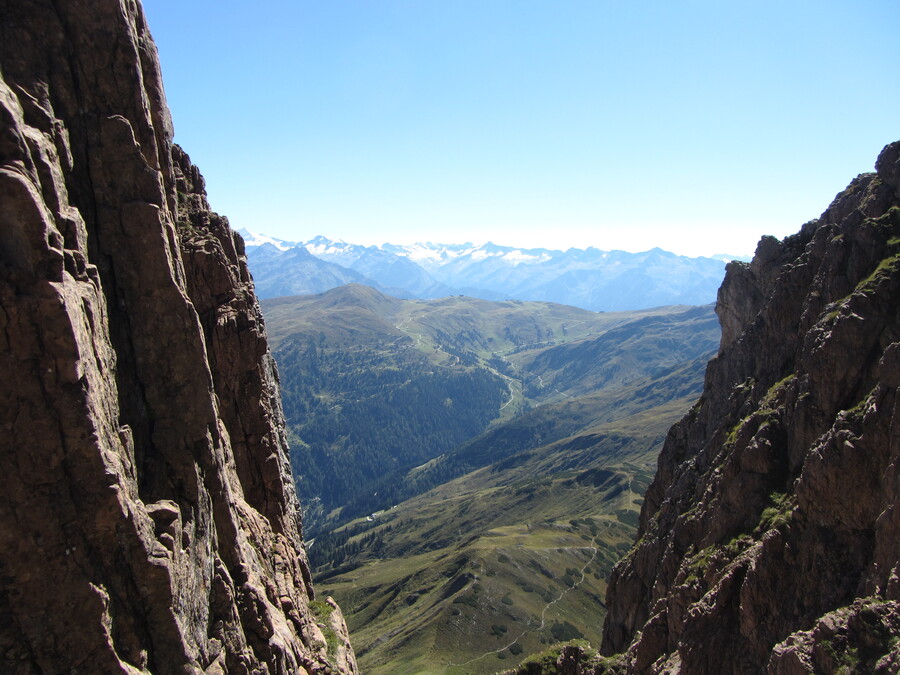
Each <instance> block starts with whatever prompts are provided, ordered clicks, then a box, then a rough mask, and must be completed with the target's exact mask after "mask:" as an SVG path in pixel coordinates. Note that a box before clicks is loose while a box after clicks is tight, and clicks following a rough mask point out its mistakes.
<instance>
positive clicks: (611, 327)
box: [263, 284, 711, 535]
mask: <svg viewBox="0 0 900 675" xmlns="http://www.w3.org/2000/svg"><path fill="white" fill-rule="evenodd" d="M263 308H264V313H265V316H266V322H267V327H268V331H269V335H270V343H271V344H272V346H273V349H274V352H275V356H276V359H277V361H278V365H279V372H280V377H281V386H282V396H283V403H284V411H285V417H286V420H287V425H288V431H289V437H290V440H291V445H292V447H293V452H292V456H291V463H292V468H293V470H294V475H295V478H296V480H297V483H298V489H299V493H300V495H301V498H302V499H303V502H304V509H305V513H306V526H307V532H308V533H309V534H310V535H315V534H317V533H318V532H320V531H321V530H322V529H323V528H324V529H328V528H332V527H334V526H336V525H337V524H340V523H341V522H345V521H346V520H348V519H351V518H353V517H356V516H359V515H362V514H364V513H367V512H371V511H374V510H377V509H378V508H383V507H384V506H385V505H390V504H389V502H391V501H392V500H394V499H395V497H394V494H393V493H394V491H395V490H396V489H397V485H395V484H393V483H392V480H391V479H390V478H388V477H392V476H396V475H401V474H402V473H404V472H405V471H408V470H409V469H411V468H413V467H416V466H419V465H421V464H423V463H426V462H428V461H429V460H432V459H434V458H436V457H439V456H441V455H443V454H445V453H447V452H449V451H450V450H451V449H453V448H454V447H457V446H459V445H461V444H464V443H466V442H467V441H469V440H471V439H473V438H475V437H477V436H478V435H479V434H481V433H482V432H484V431H485V430H486V429H488V428H489V426H490V425H492V424H495V425H496V424H498V423H501V422H503V421H506V420H510V419H514V418H515V417H517V416H519V415H521V414H522V413H523V412H526V411H528V410H529V409H531V408H532V407H533V406H535V405H538V404H540V403H541V402H542V401H544V400H553V399H558V398H560V397H563V398H565V397H566V396H568V394H567V393H566V391H567V389H570V388H572V387H573V386H574V385H572V384H571V383H567V382H564V380H565V378H566V377H567V376H568V377H570V379H572V380H573V381H574V379H575V374H574V373H571V372H568V371H567V372H566V373H564V374H559V373H555V372H554V373H553V386H552V387H549V388H547V387H545V388H542V387H541V386H540V384H538V383H539V382H540V378H541V376H542V375H541V374H542V372H544V370H545V369H544V367H543V364H538V365H537V366H535V365H533V364H532V363H531V361H533V360H534V359H536V358H538V356H539V355H540V354H542V353H545V352H547V351H553V350H555V349H559V348H562V347H567V346H568V347H572V346H575V345H579V344H581V345H584V347H583V348H584V349H588V350H589V345H591V344H593V343H594V341H596V340H598V339H602V337H603V336H604V335H607V334H608V333H610V332H613V331H617V330H622V329H624V328H626V327H627V326H630V325H633V324H640V325H643V324H646V325H647V327H646V328H643V329H642V328H638V329H637V332H638V333H640V334H642V335H645V334H646V335H649V333H650V326H656V325H657V324H659V323H660V322H661V323H662V324H668V323H671V322H674V323H675V324H678V325H682V324H684V325H685V326H686V325H687V323H685V321H688V320H687V319H684V320H683V319H681V318H679V317H681V316H682V315H684V314H685V313H688V314H690V313H691V312H696V311H697V310H696V309H694V308H661V309H657V310H644V311H640V312H608V313H596V312H589V311H586V310H581V309H577V308H574V307H566V306H564V305H556V304H553V303H538V302H520V301H509V302H490V301H486V300H478V299H474V298H465V297H460V296H457V297H451V298H443V299H440V300H434V301H411V300H398V299H396V298H391V297H389V296H386V295H384V294H382V293H380V292H378V291H376V290H374V289H372V288H369V287H366V286H361V285H359V284H350V285H348V286H343V287H340V288H337V289H333V290H331V291H328V292H326V293H323V294H320V295H315V296H297V297H289V298H278V299H274V300H268V301H266V302H265V303H264V305H263ZM704 311H706V310H704ZM706 313H707V314H710V315H711V312H708V311H707V312H706ZM692 320H694V319H691V321H692ZM707 332H709V331H707ZM654 340H655V338H653V339H650V338H648V339H646V340H645V341H644V342H641V340H640V339H634V341H633V343H631V344H630V345H629V346H627V347H624V348H622V349H620V351H619V352H617V353H614V354H612V353H611V355H610V356H609V357H608V359H607V360H608V361H609V362H610V363H614V364H615V363H618V362H620V361H621V366H616V365H614V366H613V367H614V368H616V369H617V370H619V371H621V373H622V374H623V375H622V377H624V378H625V379H628V378H633V377H638V376H641V375H643V374H644V372H645V371H646V370H647V364H651V365H652V366H653V367H657V368H658V367H660V365H659V364H660V363H662V360H661V359H660V357H659V356H658V355H654V357H653V358H652V359H649V360H642V359H640V358H639V357H638V356H637V354H638V353H639V352H641V351H647V350H650V349H651V343H652V342H653V341H654ZM572 354H573V355H572V356H571V357H570V358H571V359H573V360H577V359H578V358H579V351H578V349H576V350H575V351H574V352H573V353H572ZM585 354H586V355H587V356H589V357H590V358H594V357H595V356H596V354H594V353H591V352H590V351H588V352H585ZM563 358H568V357H563ZM558 361H559V359H556V360H552V363H554V364H556V363H557V362H558ZM585 363H587V361H585ZM519 364H525V365H526V367H527V370H526V368H524V367H522V366H521V365H519ZM584 369H585V372H588V371H589V370H590V369H589V368H588V367H587V366H585V368H584ZM547 372H549V371H547ZM607 379H608V378H607ZM620 379H621V378H620ZM576 388H577V389H579V391H581V390H585V389H590V387H589V386H587V387H586V386H582V385H579V386H578V387H576ZM379 484H383V485H384V487H383V488H382V489H381V490H380V491H379V487H378V486H379Z"/></svg>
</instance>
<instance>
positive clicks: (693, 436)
mask: <svg viewBox="0 0 900 675" xmlns="http://www.w3.org/2000/svg"><path fill="white" fill-rule="evenodd" d="M717 312H718V314H719V317H720V320H721V323H722V328H723V332H722V342H721V347H720V350H719V353H718V355H717V356H716V358H715V359H713V361H711V362H710V364H709V367H708V370H707V374H706V383H705V389H704V393H703V395H702V397H701V399H700V400H699V402H698V403H697V404H696V405H695V406H694V407H693V409H692V410H691V411H690V412H689V413H688V415H687V416H686V417H685V418H684V419H683V420H682V421H681V422H679V423H678V424H676V425H675V426H674V427H673V428H672V429H671V430H670V432H669V435H668V438H667V440H666V443H665V446H664V448H663V450H662V453H661V455H660V459H659V467H658V472H657V476H656V478H655V480H654V482H653V484H652V485H651V486H650V488H649V490H648V493H647V495H646V501H645V504H644V507H643V511H642V514H641V522H640V530H639V540H638V542H637V543H636V545H635V547H634V548H633V549H632V551H631V552H630V553H629V554H628V555H627V556H626V558H625V559H624V560H623V561H622V562H621V563H620V564H619V565H618V566H617V567H616V568H615V571H614V574H613V578H612V579H611V583H610V586H609V591H608V595H607V605H608V607H609V613H608V616H607V621H606V625H605V629H604V644H603V650H602V651H603V652H604V653H606V654H614V653H623V657H622V659H621V662H624V663H625V664H626V666H625V667H624V669H625V670H626V671H628V672H637V673H663V672H683V673H717V674H718V673H759V672H765V671H766V670H767V669H768V671H769V672H771V673H799V672H804V673H805V672H816V673H826V672H834V671H835V670H836V669H838V668H840V667H842V666H844V667H847V668H849V669H850V670H848V672H884V673H888V672H897V671H896V668H897V665H898V663H900V624H898V620H897V616H898V613H897V612H898V607H900V604H898V603H900V505H898V503H897V499H898V495H900V396H898V391H897V387H898V384H900V143H894V144H892V145H889V146H888V147H886V148H885V149H884V151H883V152H882V153H881V155H880V156H879V159H878V162H877V163H876V173H873V174H864V175H861V176H859V177H857V178H856V179H855V180H853V182H852V183H851V184H850V186H849V187H848V188H847V189H846V190H845V191H844V192H842V193H841V194H840V195H838V196H837V198H836V199H835V200H834V202H833V203H832V204H831V206H830V207H829V208H828V210H827V211H825V213H824V214H823V215H822V216H821V217H820V218H819V219H817V220H815V221H812V222H810V223H807V224H806V225H804V226H803V228H802V229H801V231H800V232H799V233H798V234H796V235H794V236H791V237H788V238H787V239H785V240H784V241H778V240H776V239H774V238H771V237H765V238H763V240H762V241H761V242H760V245H759V248H758V249H757V253H756V256H755V258H754V260H753V262H751V263H749V264H743V263H731V264H730V265H729V266H728V271H727V274H726V278H725V280H724V282H723V284H722V287H721V289H720V291H719V298H718V303H717ZM854 669H855V670H854Z"/></svg>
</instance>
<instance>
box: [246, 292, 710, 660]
mask: <svg viewBox="0 0 900 675" xmlns="http://www.w3.org/2000/svg"><path fill="white" fill-rule="evenodd" d="M264 311H265V314H266V320H267V324H268V328H269V332H270V336H271V340H272V343H273V346H274V348H275V354H276V358H277V359H278V361H279V369H280V373H281V380H282V387H283V390H284V401H285V413H286V418H287V422H288V426H289V430H290V434H291V439H292V445H293V457H292V464H293V467H294V471H295V476H296V477H297V480H298V484H299V489H300V493H301V496H302V497H303V499H304V508H305V519H306V520H305V523H306V528H307V533H308V534H309V535H310V536H311V539H310V540H309V554H310V559H311V561H312V562H313V565H314V567H315V569H316V577H317V583H318V587H319V588H320V589H322V590H323V592H324V593H326V594H332V595H334V596H335V597H336V598H337V599H338V600H339V602H340V603H341V606H342V607H343V608H344V611H345V614H346V616H347V618H348V621H349V624H350V628H351V632H352V636H353V640H354V645H355V646H356V650H357V654H358V655H359V657H360V662H361V665H362V667H363V669H364V670H365V672H367V673H374V674H375V675H382V674H384V675H387V673H447V674H460V673H492V672H495V671H497V670H500V669H502V668H504V667H509V666H512V665H515V663H517V662H518V660H519V659H520V658H521V657H523V656H525V655H527V654H529V653H532V652H535V651H540V650H542V649H543V648H544V647H545V645H547V644H550V643H553V642H556V641H559V640H562V639H570V638H573V637H585V638H587V639H589V640H591V641H594V642H596V641H597V640H598V639H599V629H600V626H601V625H602V614H598V612H597V607H601V608H602V598H603V597H604V593H605V588H606V579H607V578H608V574H609V571H610V570H611V568H612V565H613V564H614V563H615V561H616V560H618V558H619V557H620V556H621V555H622V553H623V552H624V551H625V550H627V548H628V546H629V545H630V543H631V541H633V538H634V534H635V530H636V523H637V516H638V511H639V508H640V503H641V495H642V494H643V492H644V490H645V488H646V486H647V483H648V481H649V479H650V476H651V475H652V473H653V468H654V465H655V458H656V453H657V452H658V449H659V447H660V445H661V443H662V440H663V438H664V436H665V433H666V430H667V429H668V428H669V426H671V424H672V423H673V422H674V421H676V420H677V419H678V418H680V417H681V416H682V415H683V414H684V413H685V412H686V410H687V409H688V407H689V406H690V405H691V403H692V402H693V401H694V400H695V399H696V398H697V396H698V395H699V392H700V391H701V389H702V384H703V371H704V367H705V364H706V360H707V359H708V358H709V356H710V355H711V353H712V352H713V351H714V349H715V348H716V346H717V344H718V338H719V328H718V323H717V322H716V320H715V318H714V315H713V312H712V308H711V307H669V308H659V309H656V310H647V311H641V312H621V313H606V314H602V313H601V314H597V313H592V312H586V311H583V310H579V309H575V308H570V307H564V306H561V305H553V304H549V303H523V302H488V301H484V300H475V299H471V298H464V297H452V298H444V299H441V300H436V301H429V302H425V301H403V300H397V299H394V298H389V297H387V296H384V295H382V294H381V293H378V292H377V291H374V290H372V289H369V288H366V287H362V286H353V285H351V286H346V287H343V288H340V289H335V290H333V291H329V292H328V293H324V294H322V295H319V296H305V297H294V298H283V299H276V300H271V301H267V302H266V303H265V304H264ZM315 484H317V485H319V486H324V489H322V490H320V491H318V492H314V491H312V490H311V489H310V488H308V486H311V485H315ZM601 611H602V609H601Z"/></svg>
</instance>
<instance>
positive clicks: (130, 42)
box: [0, 0, 356, 673]
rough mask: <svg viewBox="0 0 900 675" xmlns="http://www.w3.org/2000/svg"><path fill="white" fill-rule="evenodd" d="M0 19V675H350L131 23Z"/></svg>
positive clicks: (232, 309) (81, 15) (105, 15)
mask: <svg viewBox="0 0 900 675" xmlns="http://www.w3.org/2000/svg"><path fill="white" fill-rule="evenodd" d="M0 16H2V22H0V73H2V75H0V116H2V117H0V310H2V311H0V359H2V373H3V375H4V377H3V381H2V383H0V407H2V410H3V415H2V417H0V424H2V428H0V615H2V616H3V621H2V622H0V671H2V672H4V673H37V672H42V673H56V672H108V673H114V672H121V673H139V672H143V673H149V672H154V673H164V672H207V673H217V672H249V673H266V672H268V673H317V672H341V673H351V672H356V666H355V660H354V656H353V653H352V650H351V649H350V647H349V644H348V643H347V636H346V628H345V626H344V622H343V618H342V617H341V615H340V610H339V609H337V608H336V606H334V605H333V604H332V603H330V602H322V601H316V602H312V598H313V591H312V587H311V585H310V576H309V569H308V564H307V561H306V556H305V553H304V551H303V547H302V534H301V524H300V517H299V509H298V503H297V498H296V494H295V493H294V490H293V485H292V481H291V476H290V469H289V465H288V461H287V445H286V442H285V437H284V432H283V418H282V413H281V405H280V402H279V396H278V385H277V376H276V373H275V367H274V363H273V361H272V358H271V356H270V354H269V349H268V345H267V341H266V336H265V328H264V325H263V321H262V316H261V314H260V310H259V306H258V305H257V302H256V298H255V296H254V293H253V285H252V282H251V280H250V277H249V274H248V272H247V267H246V260H245V257H244V251H243V242H242V240H241V239H240V237H238V236H236V235H235V234H233V233H232V232H231V230H230V229H229V227H228V223H227V221H226V220H225V219H224V218H221V217H219V216H217V215H216V214H215V213H213V212H212V211H211V210H210V208H209V205H208V204H207V202H206V196H205V192H204V186H203V179H202V177H201V176H200V173H199V171H198V170H197V169H196V168H195V167H193V166H192V165H191V163H190V160H189V159H188V157H187V155H185V154H184V153H183V152H182V151H181V150H180V148H178V147H177V146H174V145H173V144H172V124H171V120H170V118H169V112H168V109H167V108H166V104H165V97H164V93H163V88H162V83H161V78H160V72H159V64H158V60H157V55H156V49H155V46H154V45H153V42H152V40H151V37H150V34H149V32H148V29H147V26H146V23H145V20H144V16H143V10H142V8H141V6H140V4H139V3H137V2H132V1H129V0H91V1H90V2H88V1H87V0H83V1H79V0H54V1H50V0H0Z"/></svg>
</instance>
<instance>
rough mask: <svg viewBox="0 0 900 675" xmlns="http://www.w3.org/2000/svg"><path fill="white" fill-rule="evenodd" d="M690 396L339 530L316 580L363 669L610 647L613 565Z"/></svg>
mask: <svg viewBox="0 0 900 675" xmlns="http://www.w3.org/2000/svg"><path fill="white" fill-rule="evenodd" d="M693 379H694V384H695V385H696V386H698V387H699V386H700V384H701V381H702V371H701V370H700V369H699V368H696V369H695V372H694V378H693ZM693 398H694V396H693V395H691V396H687V397H683V398H681V399H675V400H672V401H669V402H667V403H665V404H662V405H660V406H657V407H655V408H652V409H649V410H645V411H642V412H639V413H635V414H632V415H626V416H624V417H621V418H619V419H617V420H615V421H611V422H606V423H601V424H597V425H591V426H589V427H588V428H586V429H584V430H583V431H582V432H580V433H576V434H574V435H570V436H566V437H563V438H560V439H558V440H557V441H555V442H553V443H550V444H548V445H543V446H538V447H533V448H530V449H528V450H525V451H523V452H520V453H516V454H512V455H510V456H508V457H507V458H505V459H504V460H502V461H500V462H496V463H493V464H490V465H487V466H484V467H482V468H479V469H476V470H474V471H471V472H469V473H467V474H465V475H463V476H461V477H459V478H456V479H454V480H451V481H448V482H446V483H443V484H441V485H439V486H437V487H435V488H434V489H432V490H430V491H428V492H426V493H424V494H421V495H418V496H416V497H414V498H412V499H410V500H408V501H405V502H402V503H400V504H398V505H396V506H395V507H393V508H391V509H388V510H386V511H384V512H381V513H378V514H376V515H374V516H369V517H368V518H363V519H359V520H357V521H354V522H352V523H349V524H347V525H346V526H344V527H343V528H341V529H340V530H339V531H338V532H336V533H334V534H335V535H337V536H338V537H340V535H347V537H346V539H345V540H344V541H343V547H344V550H343V553H344V554H345V555H344V556H338V557H339V558H340V563H341V564H339V565H338V566H336V567H335V568H333V569H328V570H323V571H320V572H319V574H318V576H317V584H318V587H319V588H320V590H321V592H323V593H327V594H332V595H334V596H335V597H336V598H337V599H338V601H339V602H340V604H341V606H342V608H343V609H344V612H345V614H346V615H347V617H348V621H349V624H350V628H351V634H352V637H353V640H354V645H355V647H356V650H357V654H358V656H359V658H360V662H361V666H362V667H363V669H364V670H365V672H367V673H373V674H375V675H380V674H385V675H386V674H387V673H493V672H495V671H497V670H500V669H501V668H503V667H509V666H512V665H514V664H515V663H517V662H518V660H519V659H521V658H522V657H524V656H525V655H527V654H530V653H533V652H536V651H540V650H542V649H544V648H545V647H546V645H548V644H552V643H554V642H558V641H560V640H565V639H571V638H575V637H584V638H586V639H588V640H589V641H592V642H594V643H597V642H599V637H600V630H601V627H602V621H603V614H602V609H601V611H599V612H598V608H602V607H603V597H604V594H605V591H606V579H607V577H608V574H609V571H610V570H611V568H612V565H613V564H615V562H616V561H617V560H618V558H619V557H620V556H621V555H622V554H623V553H624V552H625V551H627V549H628V548H629V546H630V545H631V542H632V541H633V539H634V534H635V531H636V523H637V515H638V511H639V508H640V503H641V497H640V495H641V494H643V492H644V490H645V489H646V486H647V484H648V482H649V480H650V478H651V476H652V473H653V469H654V465H655V453H656V452H657V450H658V447H659V445H660V442H661V440H662V438H663V436H664V434H665V431H666V429H667V428H668V426H669V425H670V424H671V423H672V422H673V421H674V420H675V419H677V418H678V417H679V416H680V415H681V414H683V412H684V411H685V409H686V408H687V407H688V406H689V405H690V403H691V401H692V400H693ZM319 545H321V542H319V541H313V542H312V548H313V550H315V548H316V546H319Z"/></svg>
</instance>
